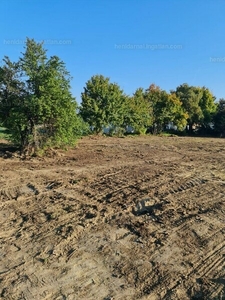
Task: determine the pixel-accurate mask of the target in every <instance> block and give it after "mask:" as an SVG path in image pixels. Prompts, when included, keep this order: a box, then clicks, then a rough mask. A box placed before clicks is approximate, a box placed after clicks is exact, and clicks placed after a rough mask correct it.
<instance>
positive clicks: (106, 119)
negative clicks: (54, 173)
mask: <svg viewBox="0 0 225 300" xmlns="http://www.w3.org/2000/svg"><path fill="white" fill-rule="evenodd" d="M70 81H71V76H70V73H69V72H68V71H67V69H66V67H65V64H64V62H63V61H62V60H60V58H59V57H57V56H51V57H50V58H48V57H47V50H46V49H44V48H43V43H37V42H35V40H33V39H29V38H28V39H27V40H26V45H25V52H24V53H22V56H21V57H20V58H19V60H18V61H17V62H12V61H11V60H10V58H9V57H7V56H5V57H4V58H3V64H2V66H0V123H1V126H4V127H5V128H7V129H9V131H10V133H11V135H10V137H11V140H12V141H13V142H14V143H16V144H17V145H18V146H19V147H20V149H21V151H28V152H31V153H35V152H36V151H38V150H39V149H46V148H48V147H65V146H68V145H74V143H75V142H76V140H77V139H78V138H79V137H80V136H82V135H84V134H87V133H95V134H100V133H102V132H103V131H104V129H105V128H109V132H110V134H118V133H119V134H124V133H126V132H127V130H128V128H131V129H132V132H134V133H137V134H144V133H146V132H151V133H155V134H157V133H160V132H162V131H163V130H165V128H166V126H167V125H168V124H172V125H173V128H176V129H177V130H178V131H182V132H184V131H185V132H188V133H190V134H193V131H194V129H195V130H196V129H198V130H199V131H202V132H205V133H210V134H215V135H224V134H225V100H224V99H220V100H219V102H216V98H215V97H214V95H213V94H212V93H211V91H210V90H209V89H208V88H206V87H196V86H189V85H188V84H186V83H185V84H182V85H180V86H178V87H177V88H176V89H175V90H171V91H170V92H169V93H168V92H166V91H164V90H162V89H161V88H160V87H159V86H156V85H155V84H151V85H150V86H149V87H148V88H147V89H144V88H138V89H137V90H136V91H135V92H134V94H133V95H132V96H129V95H126V94H125V93H124V91H123V90H122V89H121V88H120V86H119V85H118V84H117V83H112V82H110V78H108V77H104V76H103V75H94V76H92V77H91V78H90V79H89V80H88V81H87V82H86V85H85V87H84V91H83V92H82V94H81V99H82V101H81V104H80V106H78V104H77V102H76V99H75V98H74V97H73V96H72V93H71V86H70Z"/></svg>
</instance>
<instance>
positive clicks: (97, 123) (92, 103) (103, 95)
mask: <svg viewBox="0 0 225 300" xmlns="http://www.w3.org/2000/svg"><path fill="white" fill-rule="evenodd" d="M81 97H82V103H81V108H80V115H81V116H82V118H83V119H84V121H85V122H87V123H88V124H89V125H90V127H91V128H92V130H93V131H94V132H95V133H100V132H102V130H103V128H104V127H108V126H110V127H112V128H113V127H115V128H116V127H120V126H121V124H122V123H123V111H124V97H125V96H124V94H123V91H122V90H121V89H120V87H119V86H118V85H117V84H116V83H110V79H109V78H108V77H104V76H102V75H95V76H92V77H91V79H90V80H88V81H87V83H86V87H85V88H84V92H83V93H82V95H81Z"/></svg>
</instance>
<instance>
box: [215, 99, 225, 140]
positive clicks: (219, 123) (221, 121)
mask: <svg viewBox="0 0 225 300" xmlns="http://www.w3.org/2000/svg"><path fill="white" fill-rule="evenodd" d="M213 121H214V128H215V131H216V133H217V134H219V135H221V136H225V99H220V100H219V103H218V105H217V111H216V114H215V115H214V119H213Z"/></svg>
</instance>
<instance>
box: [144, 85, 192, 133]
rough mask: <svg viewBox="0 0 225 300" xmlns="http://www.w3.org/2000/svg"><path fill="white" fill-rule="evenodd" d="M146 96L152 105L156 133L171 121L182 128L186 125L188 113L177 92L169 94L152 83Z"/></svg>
mask: <svg viewBox="0 0 225 300" xmlns="http://www.w3.org/2000/svg"><path fill="white" fill-rule="evenodd" d="M146 97H147V99H148V101H149V103H150V105H151V107H152V117H153V132H154V133H159V132H161V131H162V130H163V129H164V128H165V127H166V125H167V124H168V123H170V122H172V123H173V125H175V126H177V127H178V129H180V130H182V129H183V128H184V127H185V125H186V119H187V114H186V113H185V111H184V110H183V108H182V103H181V101H180V100H179V98H178V97H177V96H176V94H175V93H171V94H168V93H167V92H166V91H164V90H161V89H160V87H158V86H156V85H155V84H151V85H150V87H149V89H147V90H146Z"/></svg>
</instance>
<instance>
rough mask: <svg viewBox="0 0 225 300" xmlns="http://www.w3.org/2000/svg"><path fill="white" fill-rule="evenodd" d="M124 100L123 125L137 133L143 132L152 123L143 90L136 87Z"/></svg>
mask: <svg viewBox="0 0 225 300" xmlns="http://www.w3.org/2000/svg"><path fill="white" fill-rule="evenodd" d="M125 101H126V102H125V111H124V127H127V126H130V127H132V128H133V130H134V132H136V133H138V134H141V133H145V132H146V130H147V129H148V127H149V126H151V125H152V112H151V106H150V104H149V101H148V100H147V99H146V97H145V92H144V90H143V89H142V88H139V89H137V90H136V91H135V93H134V95H133V96H132V97H128V96H127V97H126V99H125Z"/></svg>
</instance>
